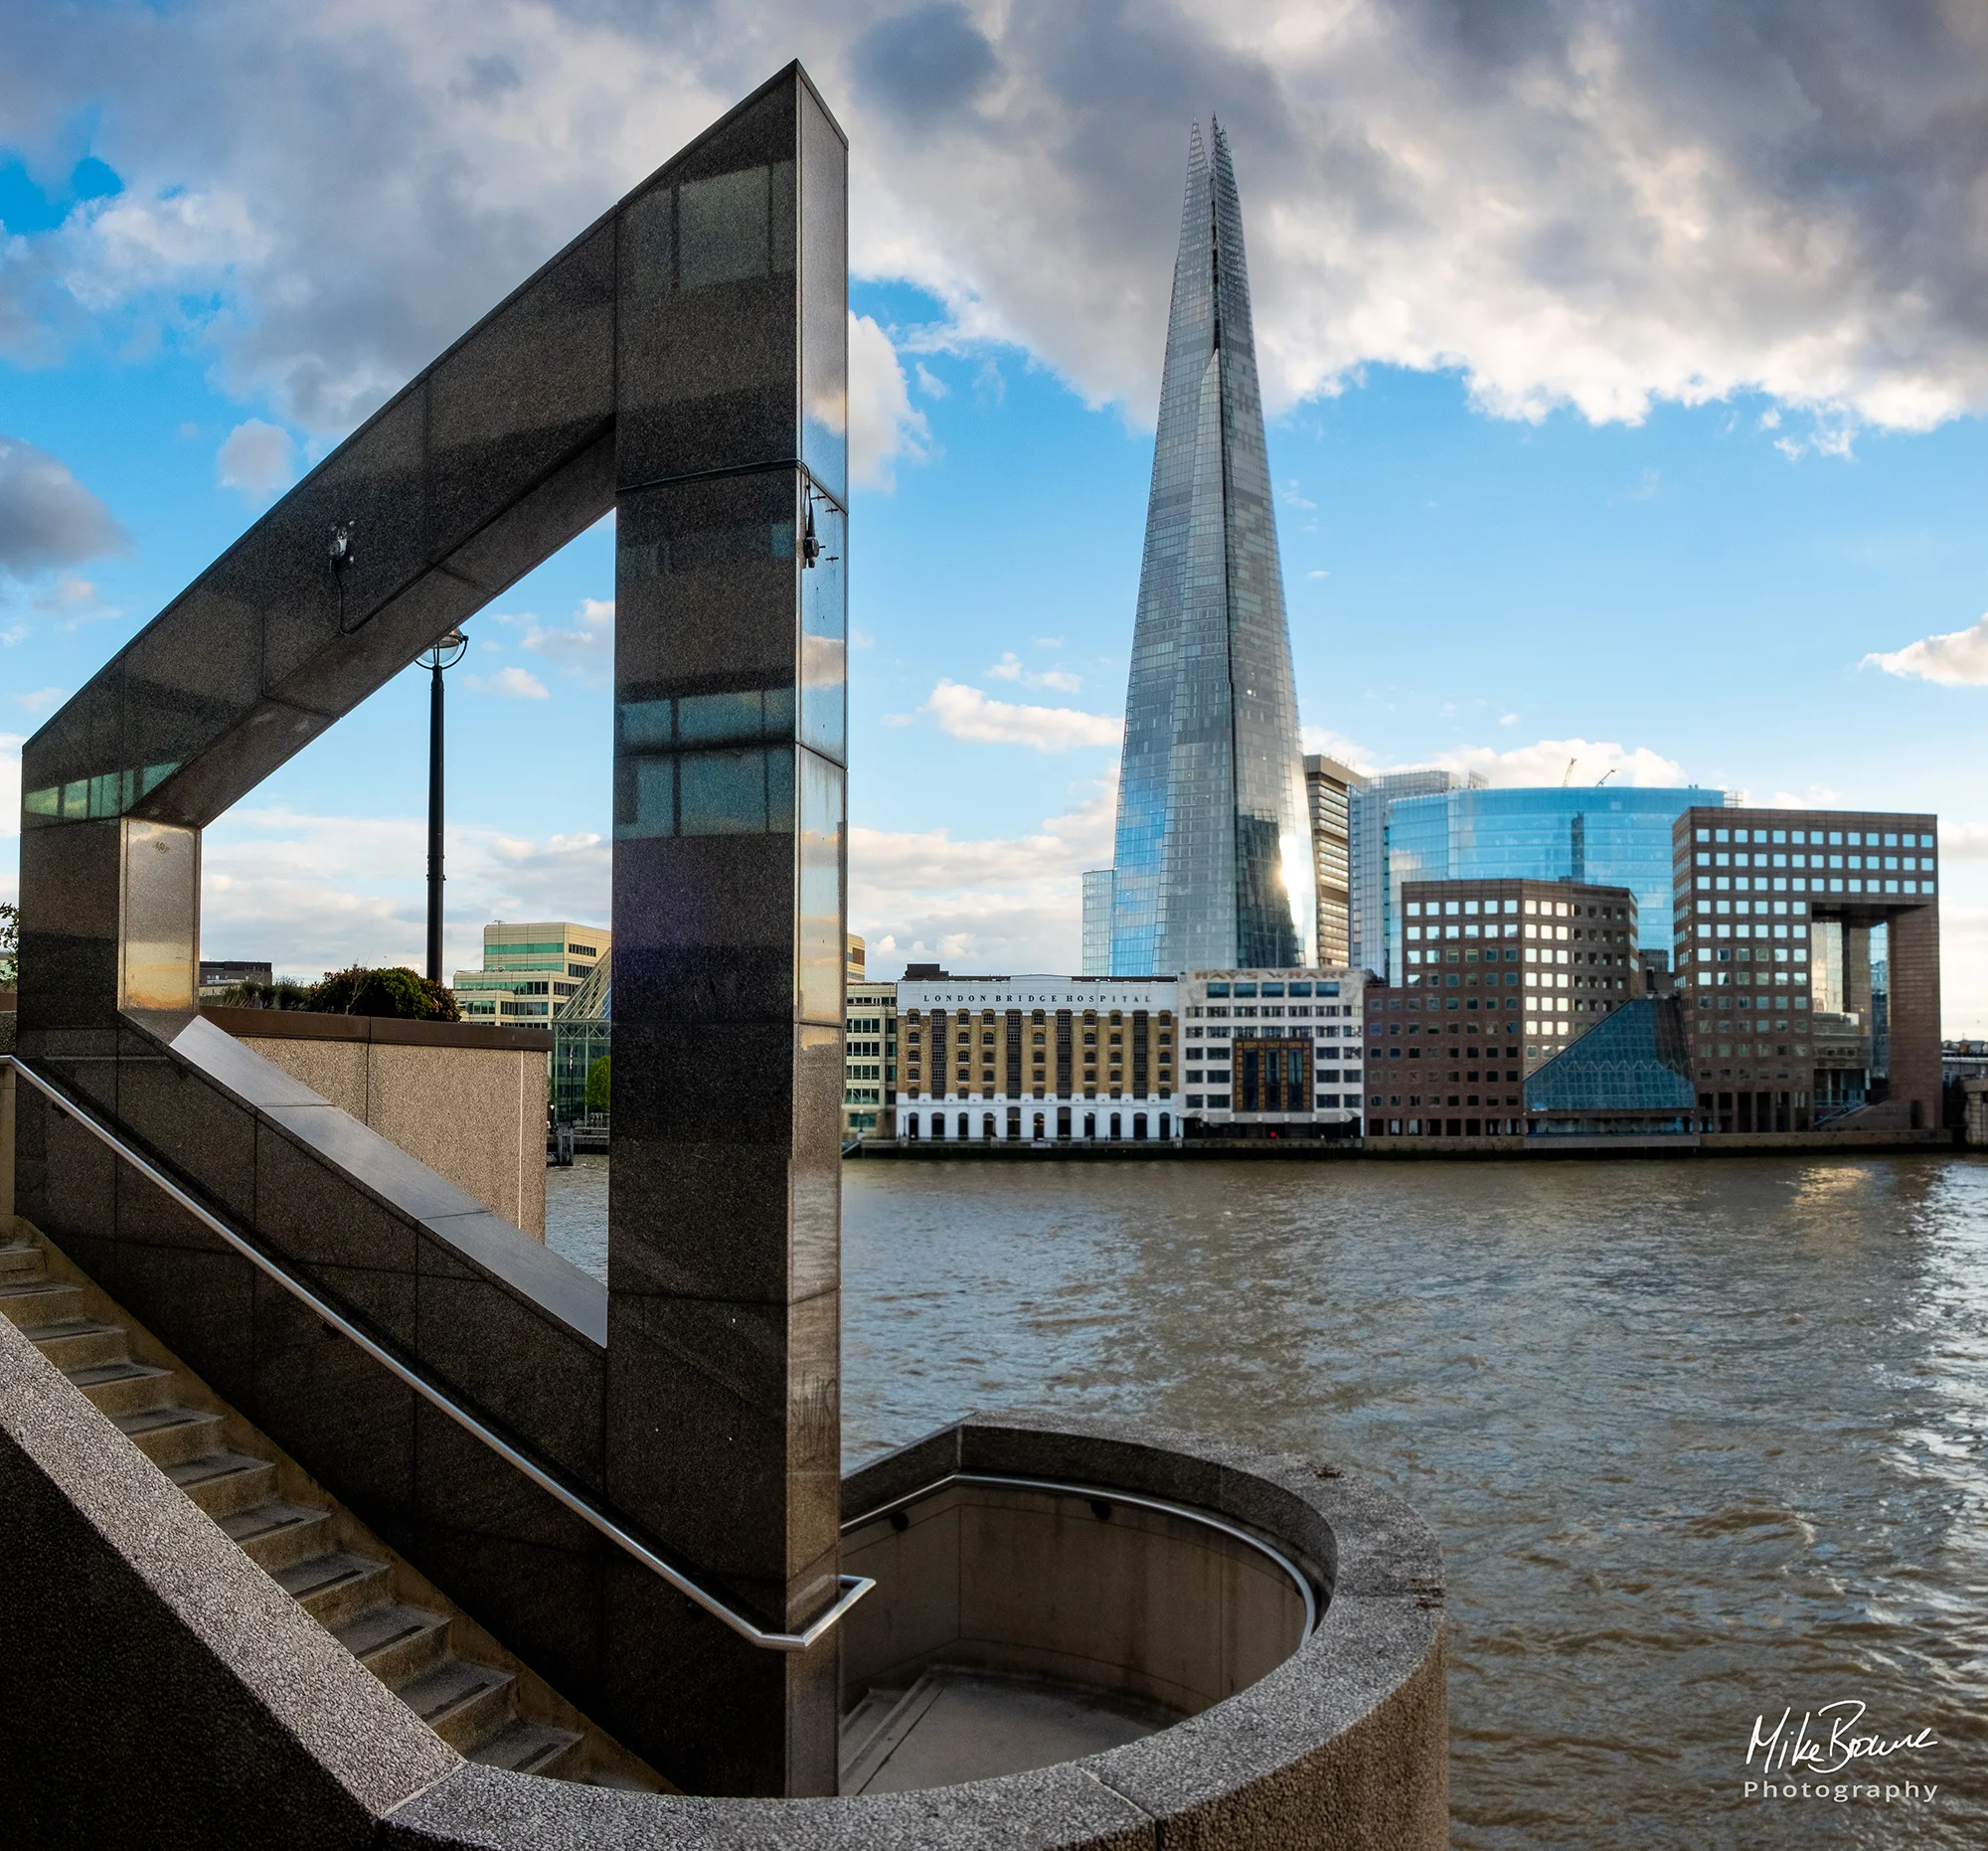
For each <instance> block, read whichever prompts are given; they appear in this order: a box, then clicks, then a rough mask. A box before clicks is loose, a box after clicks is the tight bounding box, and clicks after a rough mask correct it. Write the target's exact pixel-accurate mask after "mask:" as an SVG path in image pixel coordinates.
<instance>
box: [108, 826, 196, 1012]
mask: <svg viewBox="0 0 1988 1851" xmlns="http://www.w3.org/2000/svg"><path fill="white" fill-rule="evenodd" d="M123 829H124V945H123V972H122V982H121V984H120V994H119V997H118V1007H120V1008H123V1009H191V1008H192V1007H193V1006H194V987H195V977H196V974H197V973H196V968H195V965H196V957H197V953H196V951H195V948H194V931H195V928H196V926H197V924H198V921H199V917H200V831H199V830H197V829H183V828H179V827H177V826H175V825H173V824H171V823H142V822H127V823H125V824H124V825H123Z"/></svg>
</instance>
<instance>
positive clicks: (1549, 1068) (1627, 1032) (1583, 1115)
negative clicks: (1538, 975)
mask: <svg viewBox="0 0 1988 1851" xmlns="http://www.w3.org/2000/svg"><path fill="white" fill-rule="evenodd" d="M1684 1022H1685V1016H1684V1011H1683V1009H1682V1008H1681V1007H1680V1006H1679V1004H1678V999H1677V998H1676V996H1674V995H1668V996H1645V997H1638V998H1636V999H1634V1000H1633V1001H1631V1002H1627V1003H1624V1004H1622V1005H1621V1006H1620V1007H1619V1008H1617V1009H1616V1010H1615V1012H1614V1013H1613V1014H1612V1015H1610V1016H1609V1017H1608V1018H1607V1020H1606V1021H1603V1022H1599V1023H1596V1024H1595V1025H1594V1027H1593V1028H1592V1029H1590V1030H1589V1031H1588V1033H1587V1034H1585V1035H1584V1036H1582V1037H1581V1039H1580V1040H1579V1041H1577V1042H1575V1043H1574V1045H1573V1046H1572V1047H1568V1048H1563V1049H1561V1050H1560V1051H1559V1052H1558V1053H1557V1054H1556V1055H1555V1056H1554V1057H1553V1059H1552V1060H1550V1061H1548V1062H1546V1063H1544V1064H1543V1065H1542V1066H1541V1067H1540V1068H1539V1069H1538V1070H1537V1071H1535V1072H1534V1073H1532V1074H1529V1075H1528V1076H1527V1078H1526V1087H1525V1093H1526V1135H1527V1136H1528V1137H1589V1138H1594V1137H1603V1138H1607V1139H1609V1140H1611V1141H1612V1142H1614V1143H1617V1144H1629V1145H1658V1144H1660V1143H1662V1142H1665V1141H1669V1140H1673V1139H1677V1138H1692V1139H1693V1141H1694V1142H1695V1141H1696V1139H1695V1136H1694V1134H1695V1133H1697V1132H1698V1131H1701V1130H1703V1129H1705V1128H1707V1125H1708V1123H1709V1120H1708V1118H1707V1117H1706V1115H1705V1114H1704V1113H1703V1112H1702V1111H1701V1109H1700V1106H1699V1100H1698V1092H1697V1089H1696V1088H1695V1087H1694V1086H1693V1085H1692V1078H1691V1072H1690V1068H1691V1049H1690V1046H1689V1044H1688V1041H1687V1038H1686V1035H1685V1029H1684Z"/></svg>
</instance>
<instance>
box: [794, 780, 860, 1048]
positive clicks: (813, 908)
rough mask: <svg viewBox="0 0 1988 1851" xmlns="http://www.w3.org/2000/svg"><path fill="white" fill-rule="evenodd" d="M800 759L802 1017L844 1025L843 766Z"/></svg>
mask: <svg viewBox="0 0 1988 1851" xmlns="http://www.w3.org/2000/svg"><path fill="white" fill-rule="evenodd" d="M799 758H800V766H799V769H800V822H801V827H800V932H799V938H800V983H799V989H800V995H799V998H798V1002H799V1007H800V1014H801V1017H802V1019H803V1020H804V1021H809V1022H833V1023H837V1024H840V1022H841V1021H842V978H843V964H844V958H845V954H846V952H847V948H848V947H847V943H846V940H845V938H844V935H843V919H844V914H843V905H842V815H843V789H844V773H843V770H842V767H841V766H840V765H837V764H831V763H830V762H829V761H828V760H827V759H826V758H818V757H815V755H814V754H813V753H811V752H803V753H801V754H800V755H799Z"/></svg>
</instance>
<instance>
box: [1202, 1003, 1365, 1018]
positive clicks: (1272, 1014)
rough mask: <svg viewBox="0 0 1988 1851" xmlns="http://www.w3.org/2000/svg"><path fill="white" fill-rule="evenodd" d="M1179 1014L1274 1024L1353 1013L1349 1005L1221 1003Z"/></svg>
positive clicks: (1351, 1006)
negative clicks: (1288, 1020)
mask: <svg viewBox="0 0 1988 1851" xmlns="http://www.w3.org/2000/svg"><path fill="white" fill-rule="evenodd" d="M1181 1013H1182V1014H1183V1015H1189V1016H1202V1015H1206V1016H1209V1017H1212V1018H1214V1019H1215V1020H1217V1021H1227V1020H1230V1019H1231V1018H1235V1019H1238V1020H1246V1021H1251V1022H1254V1021H1259V1020H1267V1021H1273V1022H1274V1021H1280V1020H1282V1019H1283V1018H1284V1017H1286V1016H1288V1017H1289V1018H1290V1019H1291V1020H1292V1021H1294V1022H1303V1021H1309V1020H1310V1019H1311V1018H1312V1017H1313V1016H1314V1015H1319V1016H1350V1015H1352V1014H1353V1013H1354V1009H1353V1005H1352V1004H1351V1003H1321V1004H1316V1005H1314V1004H1312V1003H1299V1004H1297V1005H1296V1006H1295V1007H1291V1008H1287V1007H1285V1006H1284V1005H1282V1004H1272V1005H1271V1006H1269V1007H1268V1008H1261V1007H1257V1006H1255V1005H1247V1006H1243V1005H1239V1006H1234V1007H1232V1006H1231V1005H1229V1004H1227V1003H1223V1004H1220V1005H1216V1006H1211V1007H1210V1008H1207V1009H1204V1008H1203V1007H1202V1006H1201V1005H1200V1004H1199V1003H1190V1004H1189V1005H1188V1007H1187V1008H1186V1009H1184V1010H1183V1011H1182V1012H1181Z"/></svg>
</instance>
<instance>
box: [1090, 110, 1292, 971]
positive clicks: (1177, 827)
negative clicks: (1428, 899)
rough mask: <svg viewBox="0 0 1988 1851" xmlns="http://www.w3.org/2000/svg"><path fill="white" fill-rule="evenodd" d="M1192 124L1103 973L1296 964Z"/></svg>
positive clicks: (1245, 498) (1215, 215) (1228, 182)
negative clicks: (1108, 965) (1106, 963)
mask: <svg viewBox="0 0 1988 1851" xmlns="http://www.w3.org/2000/svg"><path fill="white" fill-rule="evenodd" d="M1213 142H1214V157H1213V159H1212V160H1210V159H1209V158H1208V157H1207V155H1205V154H1204V152H1203V147H1202V141H1201V133H1200V130H1199V129H1198V128H1197V129H1196V130H1195V131H1194V134H1193V136H1192V139H1191V141H1190V144H1189V160H1188V184H1187V202H1186V205H1185V207H1184V209H1183V212H1182V218H1181V241H1180V255H1179V257H1178V259H1177V260H1176V262H1175V265H1174V286H1173V302H1172V308H1171V311H1170V315H1169V319H1168V323H1167V359H1166V372H1165V376H1164V380H1163V383H1162V386H1161V391H1160V418H1159V429H1158V434H1157V438H1156V441H1155V445H1154V452H1153V486H1152V496H1151V499H1150V501H1149V503H1148V506H1147V513H1146V548H1145V556H1144V560H1143V562H1142V565H1141V568H1140V574H1139V607H1138V616H1137V619H1136V622H1135V624H1134V628H1133V636H1132V670H1131V677H1130V683H1129V686H1128V688H1127V691H1126V697H1125V750H1124V759H1123V763H1122V767H1121V772H1120V777H1119V784H1118V832H1117V847H1116V855H1115V865H1116V874H1115V880H1114V886H1113V897H1112V918H1111V971H1112V974H1113V975H1117V976H1147V975H1160V976H1171V975H1176V974H1178V973H1179V972H1181V971H1184V970H1193V969H1224V968H1230V967H1234V966H1238V965H1242V966H1271V967H1280V966H1287V965H1297V964H1301V963H1303V962H1304V961H1305V959H1306V957H1307V956H1308V955H1309V953H1310V951H1311V948H1312V946H1313V943H1314V931H1313V913H1314V910H1315V907H1316V897H1315V893H1314V884H1313V880H1312V866H1311V834H1310V825H1309V821H1308V817H1307V811H1306V799H1305V783H1304V759H1303V757H1302V755H1301V753H1300V751H1299V747H1298V713H1297V694H1296V689H1295V686H1294V684H1293V680H1292V675H1291V644H1290V632H1289V628H1288V626H1287V625H1286V622H1285V618H1284V590H1283V575H1282V570H1281V568H1280V566H1279V563H1278V557H1277V527H1276V518H1275V513H1274V510H1273V507H1272V504H1271V499H1270V472H1269V460H1268V454H1267V450H1266V447H1265V443H1264V438H1263V408H1262V399H1261V396H1260V393H1259V391H1258V388H1257V382H1256V355H1255V347H1254V342H1253V337H1252V335H1251V332H1250V321H1249V278H1248V271H1247V268H1246V266H1245V264H1244V262H1243V210H1242V206H1241V204H1240V202H1239V200H1238V198H1237V192H1236V176H1235V173H1234V171H1233V169H1232V167H1231V164H1230V158H1229V143H1228V140H1227V138H1226V137H1225V136H1224V135H1223V132H1222V129H1221V126H1220V124H1215V125H1213Z"/></svg>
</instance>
